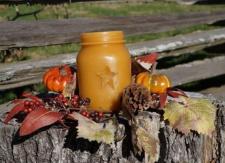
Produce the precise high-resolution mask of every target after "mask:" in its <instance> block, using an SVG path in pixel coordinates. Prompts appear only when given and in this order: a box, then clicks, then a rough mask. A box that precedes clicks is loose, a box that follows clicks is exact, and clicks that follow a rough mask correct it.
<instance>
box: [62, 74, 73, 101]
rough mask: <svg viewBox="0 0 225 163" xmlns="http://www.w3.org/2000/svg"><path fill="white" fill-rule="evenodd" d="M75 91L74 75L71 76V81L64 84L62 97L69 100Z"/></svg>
mask: <svg viewBox="0 0 225 163" xmlns="http://www.w3.org/2000/svg"><path fill="white" fill-rule="evenodd" d="M75 89H76V73H74V74H73V79H72V80H71V81H69V82H68V83H66V86H65V88H64V89H63V93H62V94H63V95H64V97H68V98H71V97H72V96H73V95H74V92H75Z"/></svg>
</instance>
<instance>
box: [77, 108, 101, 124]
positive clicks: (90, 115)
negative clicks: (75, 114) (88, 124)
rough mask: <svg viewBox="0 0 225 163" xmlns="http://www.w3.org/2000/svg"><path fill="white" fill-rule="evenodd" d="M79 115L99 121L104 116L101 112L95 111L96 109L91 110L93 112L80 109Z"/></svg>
mask: <svg viewBox="0 0 225 163" xmlns="http://www.w3.org/2000/svg"><path fill="white" fill-rule="evenodd" d="M80 114H81V115H83V116H85V117H87V118H90V119H92V120H93V121H95V122H99V121H101V120H102V118H104V113H103V112H97V111H93V112H88V111H84V110H83V111H81V112H80Z"/></svg>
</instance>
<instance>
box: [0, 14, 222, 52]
mask: <svg viewBox="0 0 225 163" xmlns="http://www.w3.org/2000/svg"><path fill="white" fill-rule="evenodd" d="M224 19H225V12H213V13H207V12H205V13H190V14H188V15H179V16H174V15H169V16H134V17H105V18H99V19H94V18H74V19H68V20H47V21H29V22H25V21H16V22H13V21H10V22H2V23H1V24H0V36H1V37H0V50H1V49H2V50H3V49H8V48H16V47H33V46H45V45H55V44H63V43H74V42H79V37H80V34H81V33H83V32H91V31H108V30H123V31H124V32H125V34H126V35H136V34H144V33H155V32H163V31H168V30H173V29H177V28H181V27H188V26H191V25H196V24H204V23H213V22H216V21H218V20H224Z"/></svg>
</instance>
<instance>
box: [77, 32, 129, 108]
mask: <svg viewBox="0 0 225 163" xmlns="http://www.w3.org/2000/svg"><path fill="white" fill-rule="evenodd" d="M81 46H82V47H81V50H80V52H79V54H78V56H77V78H78V86H79V95H80V96H81V97H89V98H90V99H91V104H90V107H91V108H93V109H94V110H96V111H102V112H116V111H118V110H119V109H120V101H121V95H122V92H123V89H124V88H125V87H126V86H128V85H129V84H130V82H131V59H130V55H129V52H128V49H127V48H126V47H125V45H124V34H123V32H122V31H109V32H91V33H83V34H82V35H81Z"/></svg>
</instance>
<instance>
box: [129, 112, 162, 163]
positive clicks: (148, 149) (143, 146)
mask: <svg viewBox="0 0 225 163" xmlns="http://www.w3.org/2000/svg"><path fill="white" fill-rule="evenodd" d="M147 115H148V113H147V114H146V113H144V112H140V113H139V114H138V115H137V116H135V117H134V118H135V119H134V120H133V121H132V123H131V127H132V142H133V146H134V152H135V153H139V154H141V152H142V151H144V152H145V160H146V162H149V163H153V162H156V161H157V160H158V158H159V153H160V145H159V144H160V143H159V137H158V134H159V128H160V123H159V121H160V118H159V115H157V114H156V113H152V114H151V116H147ZM153 115H154V116H153Z"/></svg>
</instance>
